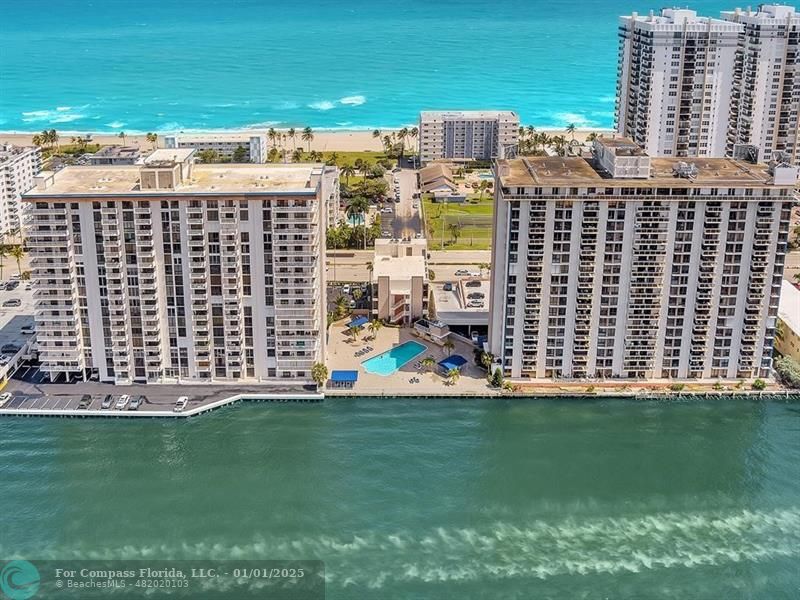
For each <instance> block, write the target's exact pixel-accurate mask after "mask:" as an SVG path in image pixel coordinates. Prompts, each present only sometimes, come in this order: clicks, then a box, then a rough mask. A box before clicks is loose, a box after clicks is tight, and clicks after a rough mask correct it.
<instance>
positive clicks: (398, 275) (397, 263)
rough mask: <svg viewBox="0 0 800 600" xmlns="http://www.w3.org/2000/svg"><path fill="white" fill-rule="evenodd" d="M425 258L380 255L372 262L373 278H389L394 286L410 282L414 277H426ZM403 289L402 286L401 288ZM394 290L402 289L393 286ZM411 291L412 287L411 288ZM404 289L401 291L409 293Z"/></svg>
mask: <svg viewBox="0 0 800 600" xmlns="http://www.w3.org/2000/svg"><path fill="white" fill-rule="evenodd" d="M425 275H426V273H425V257H424V256H419V255H418V256H400V257H398V258H395V257H393V256H383V255H379V256H376V257H375V260H373V261H372V276H373V278H374V279H376V280H377V278H378V277H388V278H389V281H390V282H391V283H392V284H395V283H397V282H410V281H411V278H412V277H423V278H424V277H425ZM401 287H402V286H401ZM392 289H400V288H397V286H395V285H392ZM409 290H410V287H409ZM409 290H405V288H403V289H402V290H401V291H409Z"/></svg>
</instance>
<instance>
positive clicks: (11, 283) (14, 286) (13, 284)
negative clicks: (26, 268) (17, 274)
mask: <svg viewBox="0 0 800 600" xmlns="http://www.w3.org/2000/svg"><path fill="white" fill-rule="evenodd" d="M18 287H19V281H16V280H14V281H9V282H8V283H7V284H6V289H7V290H8V291H9V292H10V291H11V290H15V289H17V288H18Z"/></svg>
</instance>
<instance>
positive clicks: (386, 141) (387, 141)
mask: <svg viewBox="0 0 800 600" xmlns="http://www.w3.org/2000/svg"><path fill="white" fill-rule="evenodd" d="M383 148H384V150H385V151H386V153H387V154H388V153H389V152H390V151H391V150H392V138H390V137H389V136H388V135H385V136H383Z"/></svg>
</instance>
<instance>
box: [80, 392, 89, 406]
mask: <svg viewBox="0 0 800 600" xmlns="http://www.w3.org/2000/svg"><path fill="white" fill-rule="evenodd" d="M91 403H92V397H91V396H90V395H89V394H84V395H83V396H81V401H80V402H78V408H89V405H90V404H91Z"/></svg>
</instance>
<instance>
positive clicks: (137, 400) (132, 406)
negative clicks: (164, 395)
mask: <svg viewBox="0 0 800 600" xmlns="http://www.w3.org/2000/svg"><path fill="white" fill-rule="evenodd" d="M143 402H144V396H136V398H134V399H133V400H131V403H130V404H129V405H128V410H136V409H138V408H139V407H140V406H141V405H142V403H143Z"/></svg>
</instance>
